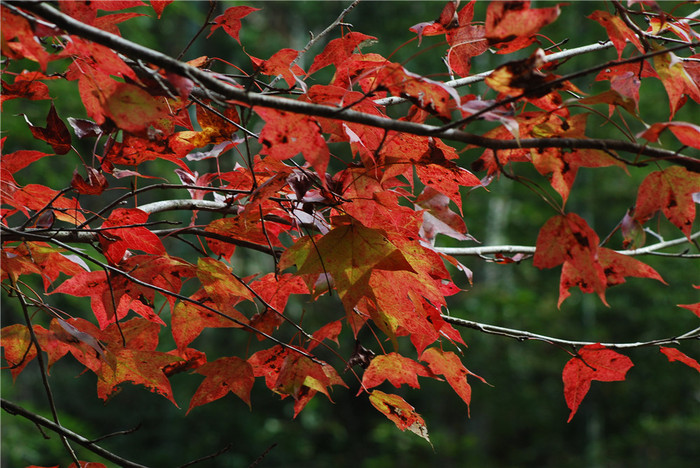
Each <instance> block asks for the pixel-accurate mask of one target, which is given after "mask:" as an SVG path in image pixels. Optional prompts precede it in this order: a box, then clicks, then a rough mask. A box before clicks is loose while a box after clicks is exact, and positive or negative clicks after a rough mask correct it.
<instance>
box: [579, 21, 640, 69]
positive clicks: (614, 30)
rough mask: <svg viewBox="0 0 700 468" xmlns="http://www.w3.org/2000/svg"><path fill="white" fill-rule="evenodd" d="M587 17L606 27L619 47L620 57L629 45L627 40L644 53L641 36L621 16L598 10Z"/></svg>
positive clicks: (618, 56) (613, 41)
mask: <svg viewBox="0 0 700 468" xmlns="http://www.w3.org/2000/svg"><path fill="white" fill-rule="evenodd" d="M587 18H589V19H592V20H594V21H597V22H598V23H600V25H601V26H603V27H604V28H605V31H606V32H607V33H608V37H609V38H610V41H612V43H613V45H614V46H615V49H617V58H618V59H620V58H622V50H623V49H624V48H625V46H626V45H627V41H630V43H631V44H633V45H634V46H635V47H636V48H637V50H638V51H639V52H641V53H644V47H642V43H641V42H639V37H637V35H636V34H635V33H634V31H632V30H631V29H630V28H629V27H628V26H627V25H626V24H625V22H624V21H623V20H622V18H620V17H619V16H614V15H611V14H610V13H608V12H607V11H601V10H596V11H594V12H593V13H591V14H590V15H589V16H588V17H587Z"/></svg>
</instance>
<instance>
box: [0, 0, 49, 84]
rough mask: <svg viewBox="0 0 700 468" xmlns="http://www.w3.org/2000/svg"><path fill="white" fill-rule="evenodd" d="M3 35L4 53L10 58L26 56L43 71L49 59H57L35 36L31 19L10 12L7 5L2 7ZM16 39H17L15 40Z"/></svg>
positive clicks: (0, 17)
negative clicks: (30, 22)
mask: <svg viewBox="0 0 700 468" xmlns="http://www.w3.org/2000/svg"><path fill="white" fill-rule="evenodd" d="M0 19H1V20H2V36H3V39H4V41H3V47H2V53H3V55H7V56H9V57H10V58H17V59H20V58H26V59H29V60H32V61H34V62H37V63H39V65H40V66H41V69H42V71H46V66H47V65H48V63H49V61H51V60H55V58H56V57H55V56H53V55H51V54H49V53H48V52H46V50H44V48H43V47H42V43H41V41H40V40H39V39H38V38H36V37H35V34H34V30H33V28H32V26H31V25H30V24H29V21H28V20H27V19H25V18H23V17H21V16H19V15H15V14H14V13H12V12H10V10H9V9H8V8H6V7H3V8H2V15H0ZM15 39H17V40H16V41H15Z"/></svg>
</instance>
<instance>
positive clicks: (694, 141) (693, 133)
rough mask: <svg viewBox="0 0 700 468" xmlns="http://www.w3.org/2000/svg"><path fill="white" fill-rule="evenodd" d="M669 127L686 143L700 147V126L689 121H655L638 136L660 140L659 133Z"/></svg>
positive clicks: (650, 139)
mask: <svg viewBox="0 0 700 468" xmlns="http://www.w3.org/2000/svg"><path fill="white" fill-rule="evenodd" d="M667 128H668V129H669V130H671V133H673V134H674V135H675V137H676V138H678V141H680V142H681V143H683V144H684V145H687V146H692V147H693V148H699V149H700V126H698V125H695V124H691V123H688V122H659V123H655V124H653V125H652V126H651V127H649V128H648V129H646V130H645V131H644V132H642V133H640V134H639V135H637V138H639V137H642V138H646V139H647V140H649V141H658V140H659V134H661V132H663V131H664V130H666V129H667Z"/></svg>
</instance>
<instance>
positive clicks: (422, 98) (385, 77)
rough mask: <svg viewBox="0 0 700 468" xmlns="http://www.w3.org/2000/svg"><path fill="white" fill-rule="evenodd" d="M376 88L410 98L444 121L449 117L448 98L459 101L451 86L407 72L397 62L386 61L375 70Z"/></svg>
mask: <svg viewBox="0 0 700 468" xmlns="http://www.w3.org/2000/svg"><path fill="white" fill-rule="evenodd" d="M376 79H377V84H376V86H377V89H387V90H388V91H389V92H390V93H392V94H393V95H395V96H402V97H405V98H407V99H408V100H410V101H411V102H412V103H413V104H414V105H416V106H418V107H420V108H421V109H423V110H425V111H428V112H430V113H432V114H436V115H437V116H439V117H441V118H442V119H444V120H445V121H449V120H450V119H451V116H452V113H451V108H450V98H452V99H453V100H454V102H457V103H458V102H459V95H458V94H457V93H456V92H455V91H454V89H453V88H451V87H449V86H445V85H444V84H442V83H439V82H437V81H432V80H429V79H427V78H424V77H422V76H420V75H416V74H414V73H411V72H409V71H408V70H406V69H405V68H404V67H402V66H401V65H399V64H398V63H387V64H385V65H384V66H382V67H381V68H380V69H379V70H378V71H377V76H376ZM454 102H453V105H454Z"/></svg>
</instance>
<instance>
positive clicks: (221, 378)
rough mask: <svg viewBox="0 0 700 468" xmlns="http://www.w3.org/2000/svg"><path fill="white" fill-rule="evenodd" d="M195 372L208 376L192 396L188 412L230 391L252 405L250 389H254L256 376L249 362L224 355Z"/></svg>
mask: <svg viewBox="0 0 700 468" xmlns="http://www.w3.org/2000/svg"><path fill="white" fill-rule="evenodd" d="M195 372H196V373H198V374H202V375H204V376H206V378H205V379H204V381H202V383H201V384H200V385H199V387H198V388H197V391H196V392H195V393H194V395H193V396H192V400H190V407H189V409H188V410H187V413H186V414H189V412H190V411H192V409H193V408H196V407H197V406H201V405H204V404H206V403H211V402H212V401H214V400H218V399H219V398H222V397H224V396H226V394H227V393H228V392H233V393H235V394H236V395H237V396H238V397H239V398H240V399H241V400H243V401H245V402H246V403H247V404H248V407H250V391H251V390H252V389H253V384H254V383H255V376H254V375H253V368H252V367H251V365H250V364H249V363H248V362H246V361H244V360H243V359H241V358H239V357H236V356H233V357H222V358H219V359H217V360H216V361H213V362H208V363H206V364H204V365H202V366H200V367H199V368H198V369H197V370H195Z"/></svg>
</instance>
